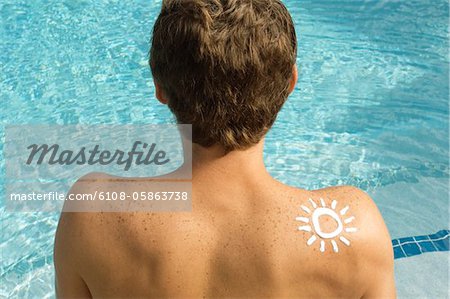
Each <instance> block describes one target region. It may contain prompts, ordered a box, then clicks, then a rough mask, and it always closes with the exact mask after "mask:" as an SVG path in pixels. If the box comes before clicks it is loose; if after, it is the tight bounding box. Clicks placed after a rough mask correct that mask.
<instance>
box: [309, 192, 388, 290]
mask: <svg viewBox="0 0 450 299" xmlns="http://www.w3.org/2000/svg"><path fill="white" fill-rule="evenodd" d="M313 194H314V195H316V196H317V197H318V198H327V199H328V202H331V206H330V208H331V209H332V210H333V211H335V213H336V218H340V220H338V221H341V223H342V225H343V228H342V231H343V233H344V238H345V239H346V240H348V242H343V243H349V244H346V245H350V243H351V245H350V246H351V247H352V249H351V253H352V257H351V260H352V261H353V262H354V263H355V265H356V269H354V271H356V273H357V274H358V277H359V278H360V279H361V280H362V281H363V282H364V284H367V286H366V291H365V296H367V297H372V296H375V297H378V296H380V295H383V297H386V298H391V297H395V288H394V278H393V262H394V258H393V250H392V245H391V239H390V235H389V232H388V230H387V227H386V225H385V223H384V220H383V217H382V215H381V213H380V211H379V210H378V208H377V206H376V204H375V202H374V201H373V200H372V198H371V197H370V196H369V195H368V194H367V193H366V192H365V191H363V190H361V189H359V188H357V187H353V186H337V187H329V188H324V189H319V190H315V191H313ZM319 200H320V199H319ZM356 273H355V274H356Z"/></svg>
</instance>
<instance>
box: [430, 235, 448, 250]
mask: <svg viewBox="0 0 450 299" xmlns="http://www.w3.org/2000/svg"><path fill="white" fill-rule="evenodd" d="M448 239H449V237H448V236H447V238H445V239H442V240H438V241H433V244H434V246H436V248H437V249H438V250H439V251H446V250H448V249H449V246H448Z"/></svg>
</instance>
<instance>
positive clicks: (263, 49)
mask: <svg viewBox="0 0 450 299" xmlns="http://www.w3.org/2000/svg"><path fill="white" fill-rule="evenodd" d="M296 52H297V42H296V35H295V29H294V25H293V22H292V19H291V16H290V15H289V13H288V11H287V9H286V7H285V6H284V5H283V4H282V3H281V1H279V0H164V1H163V4H162V10H161V13H160V15H159V17H158V19H157V20H156V23H155V25H154V29H153V37H152V47H151V50H150V66H151V70H152V73H153V77H154V79H155V81H156V82H157V83H158V85H159V86H160V87H161V88H162V89H163V91H164V93H165V95H166V97H167V98H168V105H169V108H170V109H171V111H172V112H173V113H174V114H175V116H176V118H177V121H178V123H185V124H192V130H193V132H192V133H193V142H194V143H198V144H200V145H202V146H205V147H208V146H211V145H214V144H218V145H220V146H222V147H223V148H224V149H225V150H226V151H231V150H235V149H245V148H248V147H250V146H252V145H254V144H256V143H258V142H259V141H260V140H261V138H262V137H263V136H264V135H265V134H266V133H267V130H268V129H269V128H270V127H271V126H272V124H273V123H274V121H275V118H276V115H277V113H278V112H279V110H280V109H281V107H282V105H283V104H284V102H285V101H286V99H287V97H288V95H289V86H290V78H291V76H292V68H293V66H294V65H295V59H296Z"/></svg>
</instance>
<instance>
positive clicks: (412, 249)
mask: <svg viewBox="0 0 450 299" xmlns="http://www.w3.org/2000/svg"><path fill="white" fill-rule="evenodd" d="M402 247H403V251H404V252H405V253H406V255H407V256H413V255H418V254H421V253H422V252H421V251H420V248H419V246H418V245H417V243H408V244H404V245H403V246H402Z"/></svg>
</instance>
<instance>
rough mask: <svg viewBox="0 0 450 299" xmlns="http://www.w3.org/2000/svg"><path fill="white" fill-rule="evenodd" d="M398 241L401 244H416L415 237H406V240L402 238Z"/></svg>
mask: <svg viewBox="0 0 450 299" xmlns="http://www.w3.org/2000/svg"><path fill="white" fill-rule="evenodd" d="M398 241H399V242H400V244H403V243H405V242H414V239H413V237H406V238H400V239H398Z"/></svg>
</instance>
